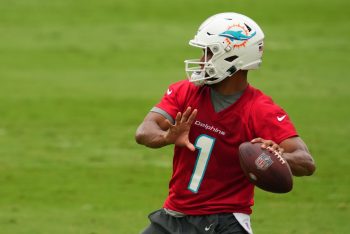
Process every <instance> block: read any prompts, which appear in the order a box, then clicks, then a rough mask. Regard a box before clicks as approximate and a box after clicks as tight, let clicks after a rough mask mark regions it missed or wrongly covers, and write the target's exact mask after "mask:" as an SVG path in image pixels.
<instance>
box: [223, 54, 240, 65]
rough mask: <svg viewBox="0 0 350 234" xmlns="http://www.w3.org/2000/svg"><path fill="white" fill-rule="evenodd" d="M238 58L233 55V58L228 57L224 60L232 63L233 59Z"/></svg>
mask: <svg viewBox="0 0 350 234" xmlns="http://www.w3.org/2000/svg"><path fill="white" fill-rule="evenodd" d="M237 58H238V56H237V55H233V56H230V57H227V58H225V60H226V61H227V62H230V63H231V62H233V61H234V60H235V59H237Z"/></svg>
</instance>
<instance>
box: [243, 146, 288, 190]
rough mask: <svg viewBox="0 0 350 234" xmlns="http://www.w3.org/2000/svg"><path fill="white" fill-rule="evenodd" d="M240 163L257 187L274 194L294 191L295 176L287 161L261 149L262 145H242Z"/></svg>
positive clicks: (276, 154)
mask: <svg viewBox="0 0 350 234" xmlns="http://www.w3.org/2000/svg"><path fill="white" fill-rule="evenodd" d="M239 161H240V164H241V168H242V170H243V172H244V174H245V175H246V176H247V178H248V179H249V181H250V182H251V183H253V184H254V185H256V186H257V187H259V188H261V189H263V190H265V191H268V192H273V193H288V192H289V191H291V190H292V188H293V175H292V172H291V170H290V167H289V165H288V163H287V161H286V160H285V159H284V158H283V157H282V156H281V155H280V154H279V153H277V152H275V153H272V152H270V151H269V150H267V149H263V148H261V143H254V144H253V143H251V142H244V143H242V144H241V145H240V146H239Z"/></svg>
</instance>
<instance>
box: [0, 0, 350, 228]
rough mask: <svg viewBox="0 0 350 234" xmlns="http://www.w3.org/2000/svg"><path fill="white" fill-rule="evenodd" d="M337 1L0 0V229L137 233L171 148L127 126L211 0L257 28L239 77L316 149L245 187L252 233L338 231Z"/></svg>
mask: <svg viewBox="0 0 350 234" xmlns="http://www.w3.org/2000/svg"><path fill="white" fill-rule="evenodd" d="M349 7H350V3H349V2H348V1H346V0H333V1H331V2H329V1H323V0H322V1H316V0H310V1H302V0H295V1H288V2H285V1H272V0H265V1H253V0H245V1H242V0H235V1H228V0H216V1H213V0H202V1H198V0H192V1H184V0H179V1H171V2H167V1H160V0H149V1H141V0H135V1H127V0H116V1H112V0H87V1H82V0H75V1H68V0H50V1H43V0H1V2H0V185H1V186H0V233H1V234H2V233H4V234H46V233H51V234H56V233H57V234H62V233H65V234H110V233H125V234H129V233H139V231H140V230H142V229H143V228H144V227H145V226H146V225H147V224H148V220H147V215H148V213H150V212H151V211H153V210H155V209H158V208H159V207H161V205H162V204H163V201H164V199H165V197H166V194H167V183H168V179H169V178H170V175H171V162H172V161H171V160H172V148H171V147H165V148H163V149H159V150H151V149H147V148H145V147H142V146H139V145H137V144H136V143H135V142H134V132H135V130H136V128H137V126H138V124H139V123H140V122H141V121H142V119H143V117H144V116H145V114H146V113H147V112H148V111H149V110H150V108H151V107H152V106H153V105H154V104H155V103H156V102H157V101H158V100H159V99H160V97H161V96H162V95H163V93H164V91H165V90H166V88H167V86H168V84H170V83H172V82H174V81H177V80H180V79H183V78H185V72H184V64H183V60H185V59H188V58H195V57H197V56H198V55H199V54H198V51H196V50H192V48H190V47H189V46H188V45H187V43H188V40H189V39H191V38H192V37H193V35H194V33H195V32H196V30H197V28H198V26H199V24H200V23H201V22H202V21H203V20H204V19H206V18H207V17H208V16H209V15H212V14H215V13H218V12H227V11H234V12H241V13H243V14H246V15H248V16H250V17H251V18H253V19H255V20H256V21H257V22H258V23H259V25H260V26H261V27H262V28H263V30H264V32H265V35H266V46H265V53H264V63H263V66H262V68H261V69H260V70H258V71H254V72H251V73H250V81H251V83H252V84H253V85H255V86H256V87H259V88H260V89H262V90H263V91H264V92H265V93H267V94H269V95H271V96H272V97H273V98H274V100H275V101H276V102H277V103H278V104H280V105H281V106H283V107H284V109H286V110H287V111H288V112H289V114H290V116H291V118H292V119H293V121H294V123H295V125H296V126H297V128H298V130H299V133H300V135H301V136H302V138H303V139H304V140H305V141H306V143H307V144H308V145H309V148H310V150H311V152H312V154H313V156H314V158H315V160H316V162H317V166H318V169H317V172H316V174H315V175H314V176H312V177H304V178H296V179H295V186H294V190H293V191H292V192H291V193H289V194H286V195H274V194H269V193H266V192H262V191H260V190H256V205H255V206H254V213H253V215H252V222H253V229H254V231H255V233H256V234H274V233H275V234H277V233H278V234H281V233H283V234H284V233H285V234H292V233H301V234H311V233H312V234H316V233H317V234H318V233H323V234H333V233H334V234H346V233H350V226H349V222H348V219H349V218H350V210H349V209H350V201H349V200H350V199H349V198H350V196H349V194H350V186H349V184H350V175H349V167H350V159H349V157H348V154H349V152H350V147H349V143H348V137H349V132H350V124H349V113H350V111H349V97H350V92H349V91H350V88H349V85H350V81H349V75H350V73H349V70H348V66H349V62H350V59H349V52H350V47H349V40H350V31H349V30H348V29H349V25H350V16H349V12H348V9H349Z"/></svg>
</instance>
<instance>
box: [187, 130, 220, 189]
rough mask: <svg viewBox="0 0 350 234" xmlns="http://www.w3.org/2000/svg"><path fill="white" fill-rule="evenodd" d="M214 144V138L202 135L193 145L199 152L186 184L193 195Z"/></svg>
mask: <svg viewBox="0 0 350 234" xmlns="http://www.w3.org/2000/svg"><path fill="white" fill-rule="evenodd" d="M214 143H215V138H213V137H211V136H208V135H204V134H203V135H200V136H199V137H197V139H196V142H195V143H194V145H195V146H196V148H197V149H198V150H199V152H198V155H197V161H196V165H195V166H194V169H193V173H192V177H191V180H190V183H189V184H188V189H189V190H191V191H192V192H194V193H197V192H198V189H199V187H200V185H201V183H202V180H203V177H204V173H205V171H206V169H207V165H208V162H209V159H210V155H211V151H212V150H213V146H214Z"/></svg>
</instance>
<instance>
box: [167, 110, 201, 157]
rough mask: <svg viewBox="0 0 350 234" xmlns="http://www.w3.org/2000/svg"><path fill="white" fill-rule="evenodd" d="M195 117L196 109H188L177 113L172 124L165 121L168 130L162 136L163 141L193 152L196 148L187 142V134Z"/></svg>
mask: <svg viewBox="0 0 350 234" xmlns="http://www.w3.org/2000/svg"><path fill="white" fill-rule="evenodd" d="M196 115H197V109H194V110H193V111H192V108H191V107H188V108H187V109H186V111H185V112H184V113H181V112H178V113H177V115H176V118H175V123H174V124H171V123H170V121H169V120H166V121H167V123H168V125H169V129H168V131H167V132H166V134H165V136H164V138H165V141H166V142H167V143H168V144H175V145H176V146H180V147H184V146H186V147H187V148H188V149H189V150H191V151H195V150H196V148H195V147H194V145H193V144H192V143H191V142H190V141H189V138H188V134H189V132H190V129H191V125H192V123H193V121H194V119H195V118H196Z"/></svg>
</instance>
